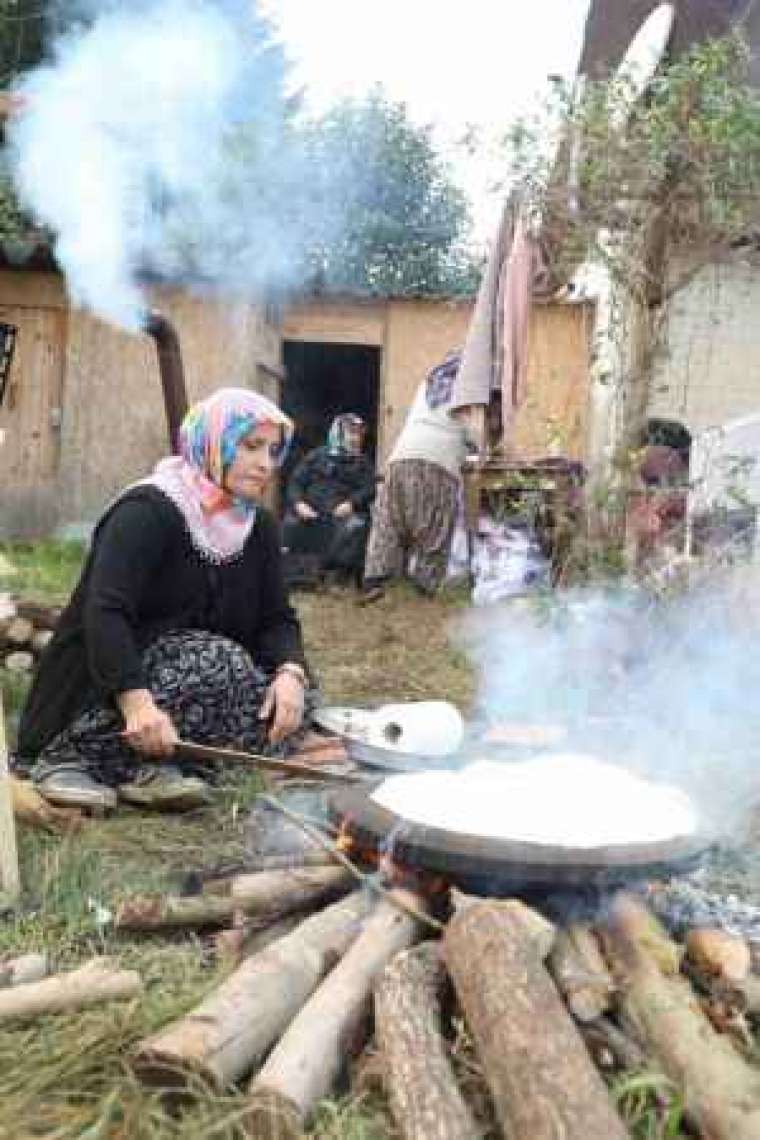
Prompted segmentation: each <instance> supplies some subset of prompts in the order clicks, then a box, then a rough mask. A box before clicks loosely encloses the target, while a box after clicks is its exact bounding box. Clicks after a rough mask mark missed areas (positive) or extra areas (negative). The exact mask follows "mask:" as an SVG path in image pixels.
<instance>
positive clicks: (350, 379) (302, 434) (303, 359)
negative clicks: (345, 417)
mask: <svg viewBox="0 0 760 1140" xmlns="http://www.w3.org/2000/svg"><path fill="white" fill-rule="evenodd" d="M283 363H284V365H285V374H286V378H285V381H284V383H283V386H282V406H283V408H284V409H285V411H286V412H287V413H288V415H289V416H291V417H292V419H293V420H294V421H295V425H296V434H295V439H294V441H293V447H292V449H291V452H290V455H289V456H288V461H287V463H286V464H285V468H284V470H283V483H284V485H287V480H288V477H289V475H290V472H291V471H292V470H293V467H294V466H295V464H296V463H297V462H298V460H299V459H301V457H302V456H303V455H305V454H306V452H307V451H311V449H312V448H314V447H319V446H320V444H323V443H324V442H325V440H326V437H327V432H328V429H329V427H330V424H331V422H332V420H333V418H334V417H335V416H337V415H339V414H340V413H341V412H357V413H358V415H360V416H361V417H362V419H363V420H364V421H365V423H366V424H367V453H368V454H369V455H370V457H371V458H372V459H374V456H375V449H376V447H377V410H378V394H379V390H380V349H379V348H373V347H371V346H367V345H363V344H321V343H317V342H313V341H298V340H286V341H285V342H284V344H283Z"/></svg>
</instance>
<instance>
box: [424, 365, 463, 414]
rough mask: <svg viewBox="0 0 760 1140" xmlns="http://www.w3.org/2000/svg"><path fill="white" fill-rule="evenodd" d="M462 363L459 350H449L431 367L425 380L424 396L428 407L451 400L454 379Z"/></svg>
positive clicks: (437, 406)
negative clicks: (446, 354)
mask: <svg viewBox="0 0 760 1140" xmlns="http://www.w3.org/2000/svg"><path fill="white" fill-rule="evenodd" d="M461 363H462V355H461V353H460V352H450V353H449V354H448V356H446V357H445V358H444V359H443V360H442V361H441V363H440V364H437V365H436V366H435V368H432V369H431V370H430V372H428V374H427V379H426V380H425V397H426V399H427V405H428V407H429V408H431V409H434V408H440V407H441V405H442V404H448V403H450V402H451V395H452V391H453V387H454V381H455V380H456V377H457V372H458V371H459V366H460V364H461Z"/></svg>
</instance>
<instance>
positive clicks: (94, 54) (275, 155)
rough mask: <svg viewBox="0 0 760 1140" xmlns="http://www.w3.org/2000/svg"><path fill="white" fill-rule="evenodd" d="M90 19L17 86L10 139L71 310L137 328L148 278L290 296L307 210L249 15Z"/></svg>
mask: <svg viewBox="0 0 760 1140" xmlns="http://www.w3.org/2000/svg"><path fill="white" fill-rule="evenodd" d="M89 7H90V8H91V9H92V8H93V7H95V6H94V5H92V4H90V5H89ZM97 7H98V11H97V13H96V15H95V17H94V19H93V20H89V21H87V22H85V23H83V24H80V25H79V26H78V27H76V28H75V29H74V30H72V31H70V32H69V33H68V34H66V35H64V36H63V37H62V38H60V39H59V40H58V41H57V42H56V43H55V44H54V45H53V49H52V53H51V59H50V61H49V62H46V63H45V64H43V65H41V66H40V67H38V68H37V69H35V70H34V71H33V72H31V73H29V74H28V75H27V76H25V77H24V79H23V81H22V83H21V84H20V87H19V90H20V93H21V94H22V96H23V97H24V106H25V110H24V112H23V113H22V114H20V115H19V116H18V118H17V120H16V121H15V123H14V124H13V127H12V132H11V143H12V147H13V152H14V155H15V163H14V165H15V176H16V182H17V186H18V189H19V192H20V195H21V197H22V200H23V201H24V203H25V204H26V205H27V207H28V208H29V209H30V211H31V213H32V214H33V215H34V216H35V217H36V218H37V219H38V221H40V222H42V223H44V224H46V225H47V226H49V227H50V229H51V230H52V231H53V233H54V235H55V253H56V257H57V259H58V261H59V263H60V264H61V266H62V268H63V269H64V271H65V273H66V278H67V281H68V286H69V290H70V293H71V296H72V299H73V300H74V302H75V303H78V304H81V305H85V306H88V307H90V308H91V309H93V310H94V311H96V312H97V313H98V314H99V315H101V316H102V317H104V318H106V319H108V320H110V321H113V322H115V323H117V324H119V325H122V326H124V327H127V328H131V329H136V328H138V327H140V326H141V324H142V322H143V311H144V307H145V300H144V295H143V290H142V287H141V280H143V279H144V278H145V277H146V276H150V275H151V274H153V275H160V276H165V277H169V278H171V279H174V280H177V279H183V280H186V281H192V280H197V281H199V282H203V283H204V284H205V285H206V286H207V287H209V286H210V287H214V286H217V287H219V288H221V289H225V290H228V291H237V292H238V293H239V294H246V295H251V294H255V293H256V292H261V291H264V290H268V289H284V288H287V287H289V286H292V285H293V284H296V283H297V278H298V274H299V272H302V266H303V256H304V251H305V248H306V245H307V244H308V241H309V237H310V234H311V232H312V227H313V225H314V220H315V219H314V215H315V212H316V211H317V210H318V209H319V206H318V204H316V203H315V200H314V193H313V191H314V179H312V178H310V177H309V174H308V171H307V163H306V159H305V157H304V155H303V154H302V153H301V152H300V150H299V146H298V142H297V133H296V132H294V131H293V130H292V129H291V123H290V119H289V115H288V107H287V99H286V97H285V94H284V92H285V86H286V65H285V60H284V57H283V53H282V50H281V48H280V47H279V46H278V45H277V44H275V43H274V42H273V40H272V37H271V34H270V31H269V29H268V27H267V25H266V24H265V23H263V22H262V21H261V20H260V19H259V18H258V17H257V15H256V12H255V8H254V5H253V4H252V3H250V4H248V3H246V4H243V3H233V2H231V0H214V2H212V0H152V2H139V0H131V2H130V3H124V2H122V3H105V4H104V3H101V4H100V5H99V6H97ZM324 221H325V219H324V218H320V225H322V226H323V227H324Z"/></svg>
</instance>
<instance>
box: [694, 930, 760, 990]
mask: <svg viewBox="0 0 760 1140" xmlns="http://www.w3.org/2000/svg"><path fill="white" fill-rule="evenodd" d="M686 956H687V958H688V959H689V961H690V962H691V963H692V964H693V965H694V966H695V967H696V969H697V970H699V971H700V973H704V974H706V975H708V976H711V977H716V978H721V979H723V980H725V981H727V982H743V981H744V979H745V978H746V977H747V976H748V975H749V972H750V969H751V966H752V958H751V955H750V949H749V945H748V944H747V941H746V939H745V938H741V937H740V936H739V935H738V934H728V933H727V932H726V931H725V930H715V929H711V928H706V927H700V928H698V929H694V930H690V931H689V933H688V934H687V935H686Z"/></svg>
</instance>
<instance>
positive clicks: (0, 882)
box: [0, 691, 21, 902]
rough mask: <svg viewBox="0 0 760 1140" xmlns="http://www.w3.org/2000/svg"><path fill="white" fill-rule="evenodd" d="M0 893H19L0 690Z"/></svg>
mask: <svg viewBox="0 0 760 1140" xmlns="http://www.w3.org/2000/svg"><path fill="white" fill-rule="evenodd" d="M0 894H2V895H4V896H5V898H6V899H7V900H8V901H9V902H15V901H16V899H17V898H18V897H19V895H20V894H21V874H20V871H19V864H18V848H17V847H16V820H15V818H14V814H13V793H12V790H11V777H10V772H9V770H8V746H7V743H6V739H5V714H4V711H3V694H2V691H0Z"/></svg>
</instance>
